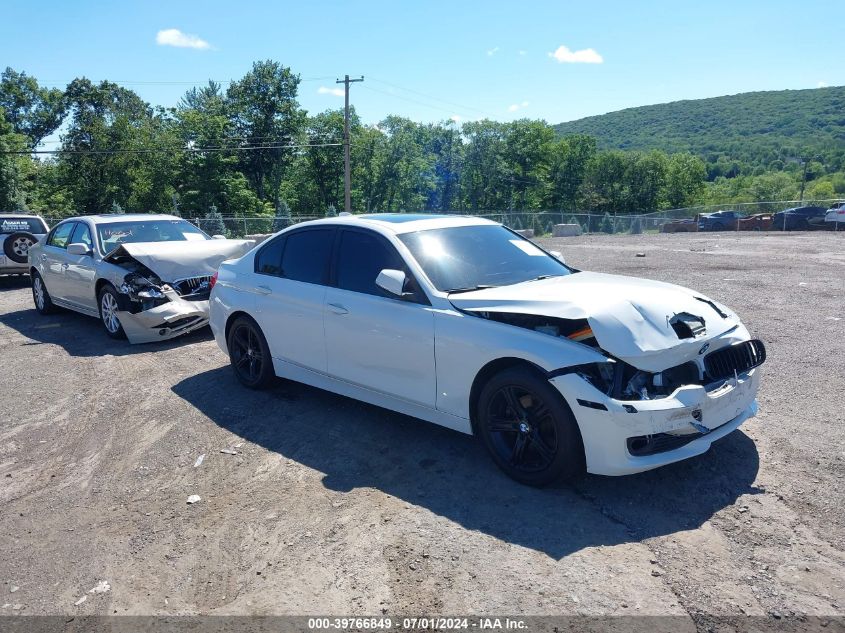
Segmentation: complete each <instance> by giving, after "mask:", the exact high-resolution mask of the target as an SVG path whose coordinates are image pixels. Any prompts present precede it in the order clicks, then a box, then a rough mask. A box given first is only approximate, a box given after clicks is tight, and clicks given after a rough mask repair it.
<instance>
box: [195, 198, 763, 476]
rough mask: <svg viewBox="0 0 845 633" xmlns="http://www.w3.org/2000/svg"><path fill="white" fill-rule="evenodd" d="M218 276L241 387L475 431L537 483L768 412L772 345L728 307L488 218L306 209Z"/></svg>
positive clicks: (217, 315) (651, 463) (221, 328)
mask: <svg viewBox="0 0 845 633" xmlns="http://www.w3.org/2000/svg"><path fill="white" fill-rule="evenodd" d="M214 282H215V283H214V286H213V289H212V292H211V307H210V323H211V328H212V331H213V332H214V336H215V338H216V340H217V342H218V344H219V345H220V347H221V349H223V351H224V352H226V353H227V354H228V355H229V358H230V360H231V364H232V367H233V369H234V372H235V375H236V376H237V378H238V380H239V381H240V382H241V383H243V384H244V385H246V386H247V387H252V388H260V387H264V386H266V385H268V384H269V383H270V382H271V381H272V379H273V378H274V377H275V376H280V377H283V378H287V379H291V380H295V381H299V382H303V383H307V384H309V385H313V386H316V387H319V388H322V389H327V390H329V391H333V392H336V393H339V394H343V395H346V396H350V397H352V398H357V399H359V400H363V401H365V402H369V403H372V404H375V405H378V406H381V407H385V408H387V409H392V410H394V411H399V412H401V413H405V414H408V415H411V416H415V417H418V418H421V419H423V420H427V421H429V422H434V423H436V424H441V425H443V426H447V427H449V428H452V429H455V430H457V431H461V432H464V433H471V434H475V435H478V436H479V437H480V438H481V440H482V441H483V443H484V445H485V446H486V448H487V449H488V451H489V452H490V455H491V456H492V458H493V460H494V461H495V462H496V464H498V466H499V467H501V468H502V470H504V471H505V472H506V473H507V474H508V475H510V476H511V477H513V478H514V479H516V480H518V481H520V482H523V483H526V484H531V485H543V484H547V483H549V482H551V481H554V480H556V479H560V478H566V477H571V476H573V475H576V474H577V473H579V472H581V471H582V470H584V469H586V470H587V471H589V472H592V473H599V474H604V475H623V474H628V473H635V472H639V471H644V470H648V469H651V468H656V467H658V466H661V465H664V464H669V463H671V462H676V461H678V460H682V459H685V458H688V457H692V456H694V455H699V454H701V453H704V452H705V451H707V450H708V448H709V447H710V445H711V444H712V443H713V442H714V441H715V440H717V439H719V438H721V437H724V436H725V435H727V434H728V433H730V432H731V431H733V430H734V429H736V428H737V427H738V426H739V425H740V424H742V422H743V421H744V420H746V419H747V418H749V417H750V416H753V415H754V413H755V412H756V407H757V404H756V399H755V398H756V393H757V388H758V383H759V378H760V374H759V372H760V370H759V366H760V365H761V364H762V363H763V361H764V360H765V348H764V346H763V344H762V343H761V342H760V341H758V340H753V339H751V337H750V336H749V334H748V331H747V330H746V329H745V327H744V326H743V325H742V323H741V322H740V321H739V319H738V318H737V316H736V315H735V314H734V313H733V312H732V311H731V310H729V309H728V308H727V307H725V306H724V305H722V304H720V303H717V302H716V301H713V300H711V299H709V298H707V297H705V296H703V295H701V294H700V293H697V292H694V291H692V290H688V289H686V288H682V287H679V286H673V285H670V284H666V283H660V282H655V281H647V280H643V279H636V278H631V277H621V276H616V275H607V274H599V273H591V272H581V271H578V270H575V269H573V268H571V267H569V266H567V265H565V264H564V263H563V262H562V261H561V260H560V259H559V258H557V257H555V256H554V255H553V254H551V253H548V252H546V251H544V250H542V249H541V248H539V247H538V246H536V245H535V244H534V243H533V242H531V241H529V240H526V239H524V238H522V237H521V236H520V235H518V234H516V233H514V232H513V231H511V230H509V229H507V228H505V227H504V226H502V225H500V224H497V223H495V222H490V221H487V220H482V219H478V218H467V217H457V216H434V215H413V214H379V215H360V216H345V217H338V218H330V219H325V220H317V221H315V222H306V223H303V224H298V225H296V226H294V227H291V228H288V229H286V230H284V231H282V232H281V233H278V234H276V235H274V236H273V237H272V238H270V239H268V240H267V241H266V242H264V243H262V244H261V245H260V246H258V247H256V248H255V249H253V250H252V251H250V252H249V253H247V254H246V255H244V256H243V257H241V258H240V259H237V260H232V261H227V262H224V263H223V264H222V265H221V266H220V268H219V270H218V275H217V277H216V279H215V280H214Z"/></svg>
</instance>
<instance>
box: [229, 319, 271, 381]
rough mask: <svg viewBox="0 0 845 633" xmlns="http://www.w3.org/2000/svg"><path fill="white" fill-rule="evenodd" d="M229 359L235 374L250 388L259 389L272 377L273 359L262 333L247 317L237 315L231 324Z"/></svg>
mask: <svg viewBox="0 0 845 633" xmlns="http://www.w3.org/2000/svg"><path fill="white" fill-rule="evenodd" d="M227 343H228V347H229V361H230V362H231V364H232V368H233V369H234V370H235V376H236V377H237V379H238V380H239V381H240V382H241V384H243V385H244V386H246V387H249V388H250V389H261V388H263V387H266V386H267V385H269V384H270V382H271V381H272V380H273V377H274V375H275V374H274V371H273V359H272V358H271V357H270V349H269V347H268V346H267V341H266V339H265V338H264V334H262V333H261V328H259V327H258V324H257V323H256V322H255V321H253V320H252V319H250V318H248V317H239V318H238V319H237V321H235V322H234V323H233V324H232V327H231V328H230V330H229V338H228V341H227Z"/></svg>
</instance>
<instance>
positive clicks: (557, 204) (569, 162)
mask: <svg viewBox="0 0 845 633" xmlns="http://www.w3.org/2000/svg"><path fill="white" fill-rule="evenodd" d="M595 155H596V140H595V139H594V138H592V137H591V136H585V135H583V134H577V135H574V136H569V137H565V138H562V139H559V140H558V141H556V142H555V143H554V144H553V145H552V147H551V150H550V158H549V163H550V164H549V188H548V196H547V201H546V204H547V205H548V206H549V207H551V208H554V209H560V210H561V211H563V210H564V209H576V208H577V207H578V202H579V197H580V194H581V188H582V185H583V183H584V179H585V177H586V175H587V168H588V166H589V164H590V162H591V161H592V160H593V158H594V157H595Z"/></svg>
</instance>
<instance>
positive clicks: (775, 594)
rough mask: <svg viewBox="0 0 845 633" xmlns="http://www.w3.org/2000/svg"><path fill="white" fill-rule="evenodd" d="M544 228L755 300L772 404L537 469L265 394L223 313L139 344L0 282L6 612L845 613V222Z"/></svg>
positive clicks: (342, 410) (664, 273)
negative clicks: (614, 453)
mask: <svg viewBox="0 0 845 633" xmlns="http://www.w3.org/2000/svg"><path fill="white" fill-rule="evenodd" d="M541 241H542V242H543V243H544V244H545V245H547V246H550V247H552V248H556V249H559V250H561V251H563V253H564V255H565V257H566V259H567V261H568V262H569V263H570V264H572V265H574V266H576V267H578V268H583V269H589V270H596V271H603V272H613V273H622V274H630V275H637V276H645V277H651V278H655V279H660V280H664V281H669V282H674V283H679V284H682V285H685V286H690V287H692V288H695V289H697V290H700V291H701V292H704V293H706V294H709V295H711V296H713V297H714V298H717V299H719V300H720V301H723V302H724V303H726V304H728V305H729V306H731V307H732V308H734V309H735V310H736V311H737V312H738V313H739V314H740V316H741V317H742V318H743V320H744V322H745V323H746V325H747V326H748V328H749V329H750V330H751V331H752V333H754V334H755V335H756V336H758V337H759V338H761V339H762V340H763V341H764V342H765V343H766V346H767V348H768V351H769V360H768V362H767V364H766V365H765V366H764V368H763V372H764V374H763V382H762V387H761V391H760V395H759V399H760V413H759V415H758V417H757V418H755V419H753V420H751V421H749V422H747V423H746V424H745V425H744V426H743V427H742V428H741V429H740V430H739V431H737V432H735V433H733V434H731V435H729V436H728V437H726V438H725V439H723V440H721V441H720V442H718V443H717V444H716V445H714V447H713V448H712V450H711V451H710V452H709V453H707V454H705V455H703V456H701V457H699V458H696V459H693V460H689V461H687V462H684V463H680V464H676V465H673V466H670V467H666V468H662V469H660V470H657V471H653V472H650V473H644V474H642V475H636V476H631V477H625V478H607V477H598V476H586V477H584V478H582V479H581V480H579V481H577V482H575V483H574V484H572V485H559V486H557V487H554V488H551V489H542V490H537V489H532V488H526V487H523V486H520V485H518V484H516V483H514V482H512V481H510V480H509V479H507V478H506V477H505V476H504V475H502V474H500V473H499V471H498V470H497V469H496V468H495V467H494V466H493V464H492V462H491V461H490V460H489V459H488V457H487V456H486V454H485V453H484V450H483V448H482V447H481V445H480V444H479V443H477V442H476V441H475V440H474V439H473V438H471V437H468V436H464V435H461V434H458V433H455V432H452V431H448V430H445V429H441V428H438V427H435V426H433V425H430V424H426V423H423V422H419V421H416V420H414V419H411V418H407V417H405V416H401V415H398V414H394V413H390V412H388V411H385V410H382V409H379V408H376V407H372V406H369V405H365V404H361V403H358V402H355V401H352V400H349V399H346V398H342V397H339V396H335V395H332V394H329V393H326V392H322V391H319V390H317V389H312V388H309V387H305V386H301V385H297V384H291V383H284V382H282V381H279V382H278V383H277V384H276V386H275V387H274V388H272V389H271V390H269V391H267V392H263V393H256V392H251V391H247V390H245V389H243V388H241V387H240V386H238V385H237V384H236V382H235V379H234V378H233V375H232V373H231V371H230V369H229V367H228V365H227V359H226V357H225V356H224V355H223V354H222V353H221V352H220V350H219V349H218V348H217V346H216V345H215V343H214V342H213V340H212V339H211V336H210V334H209V333H208V332H207V331H201V332H198V333H194V334H192V335H190V336H188V337H186V338H183V339H180V340H176V341H172V342H169V343H165V344H155V345H147V346H130V345H128V344H127V343H125V342H117V341H112V340H110V339H109V338H107V337H106V336H105V334H104V332H103V331H102V330H101V326H100V324H99V323H98V322H97V321H96V320H95V319H92V318H89V317H85V316H82V315H77V314H74V313H69V312H63V313H60V314H56V315H52V316H50V317H40V316H38V314H37V313H36V312H35V310H34V309H33V307H32V300H31V296H30V292H29V287H28V279H19V278H0V359H2V366H0V371H2V375H3V380H2V391H1V392H0V482H2V484H1V485H0V539H2V544H3V545H2V550H1V551H0V580H2V582H3V585H2V586H0V605H2V608H1V609H0V614H12V613H20V614H77V615H82V614H112V613H118V614H334V615H350V614H369V615H380V614H405V615H422V614H428V615H432V614H443V615H449V614H484V613H493V612H495V613H500V614H606V615H620V614H677V615H681V616H687V615H688V616H690V617H691V618H692V619H693V622H694V623H695V625H696V626H698V627H699V628H701V627H702V626H703V627H705V628H706V625H707V622H708V618H711V617H713V616H718V615H739V614H774V615H775V616H776V617H781V616H783V617H785V618H786V617H789V616H792V615H795V614H798V615H800V614H818V615H845V552H843V543H845V511H843V508H845V426H843V422H845V419H844V418H845V407H844V406H843V405H845V391H843V385H845V336H844V335H843V328H845V310H844V309H843V308H845V299H843V297H845V235H841V234H832V233H826V234H818V233H811V234H808V233H804V234H707V235H705V234H702V235H698V234H676V235H643V236H587V237H580V238H564V239H553V240H552V239H547V240H541ZM638 253H642V254H644V255H645V256H644V257H640V256H637V254H638ZM229 448H230V449H232V450H233V451H234V452H236V453H237V454H234V455H232V454H227V453H222V452H221V449H229ZM203 455H204V459H203V460H202V463H199V461H200V460H199V458H200V457H201V456H203ZM190 495H199V496H200V497H201V500H200V501H199V502H197V503H194V504H188V503H186V500H187V499H188V497H189V496H190ZM101 581H106V582H107V583H108V590H105V591H101V592H93V593H90V590H92V589H93V588H95V587H96V586H98V583H101ZM100 588H101V589H104V588H105V587H104V585H100ZM83 597H84V598H85V600H84V601H83V602H81V603H80V602H79V601H80V600H81V599H82V598H83Z"/></svg>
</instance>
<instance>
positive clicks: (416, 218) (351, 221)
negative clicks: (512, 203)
mask: <svg viewBox="0 0 845 633" xmlns="http://www.w3.org/2000/svg"><path fill="white" fill-rule="evenodd" d="M323 224H331V225H336V226H337V225H339V226H366V227H369V228H374V229H380V230H381V231H384V232H388V233H395V234H397V235H399V234H402V233H414V232H416V231H426V230H429V229H442V228H448V227H456V226H482V225H491V226H496V225H498V224H499V222H493V221H492V220H485V219H484V218H478V217H475V216H471V215H438V214H434V213H365V214H362V215H339V216H337V217H333V218H321V219H319V220H311V221H310V222H302V223H300V224H296V225H295V226H297V227H299V226H306V225H310V226H319V225H323Z"/></svg>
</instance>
